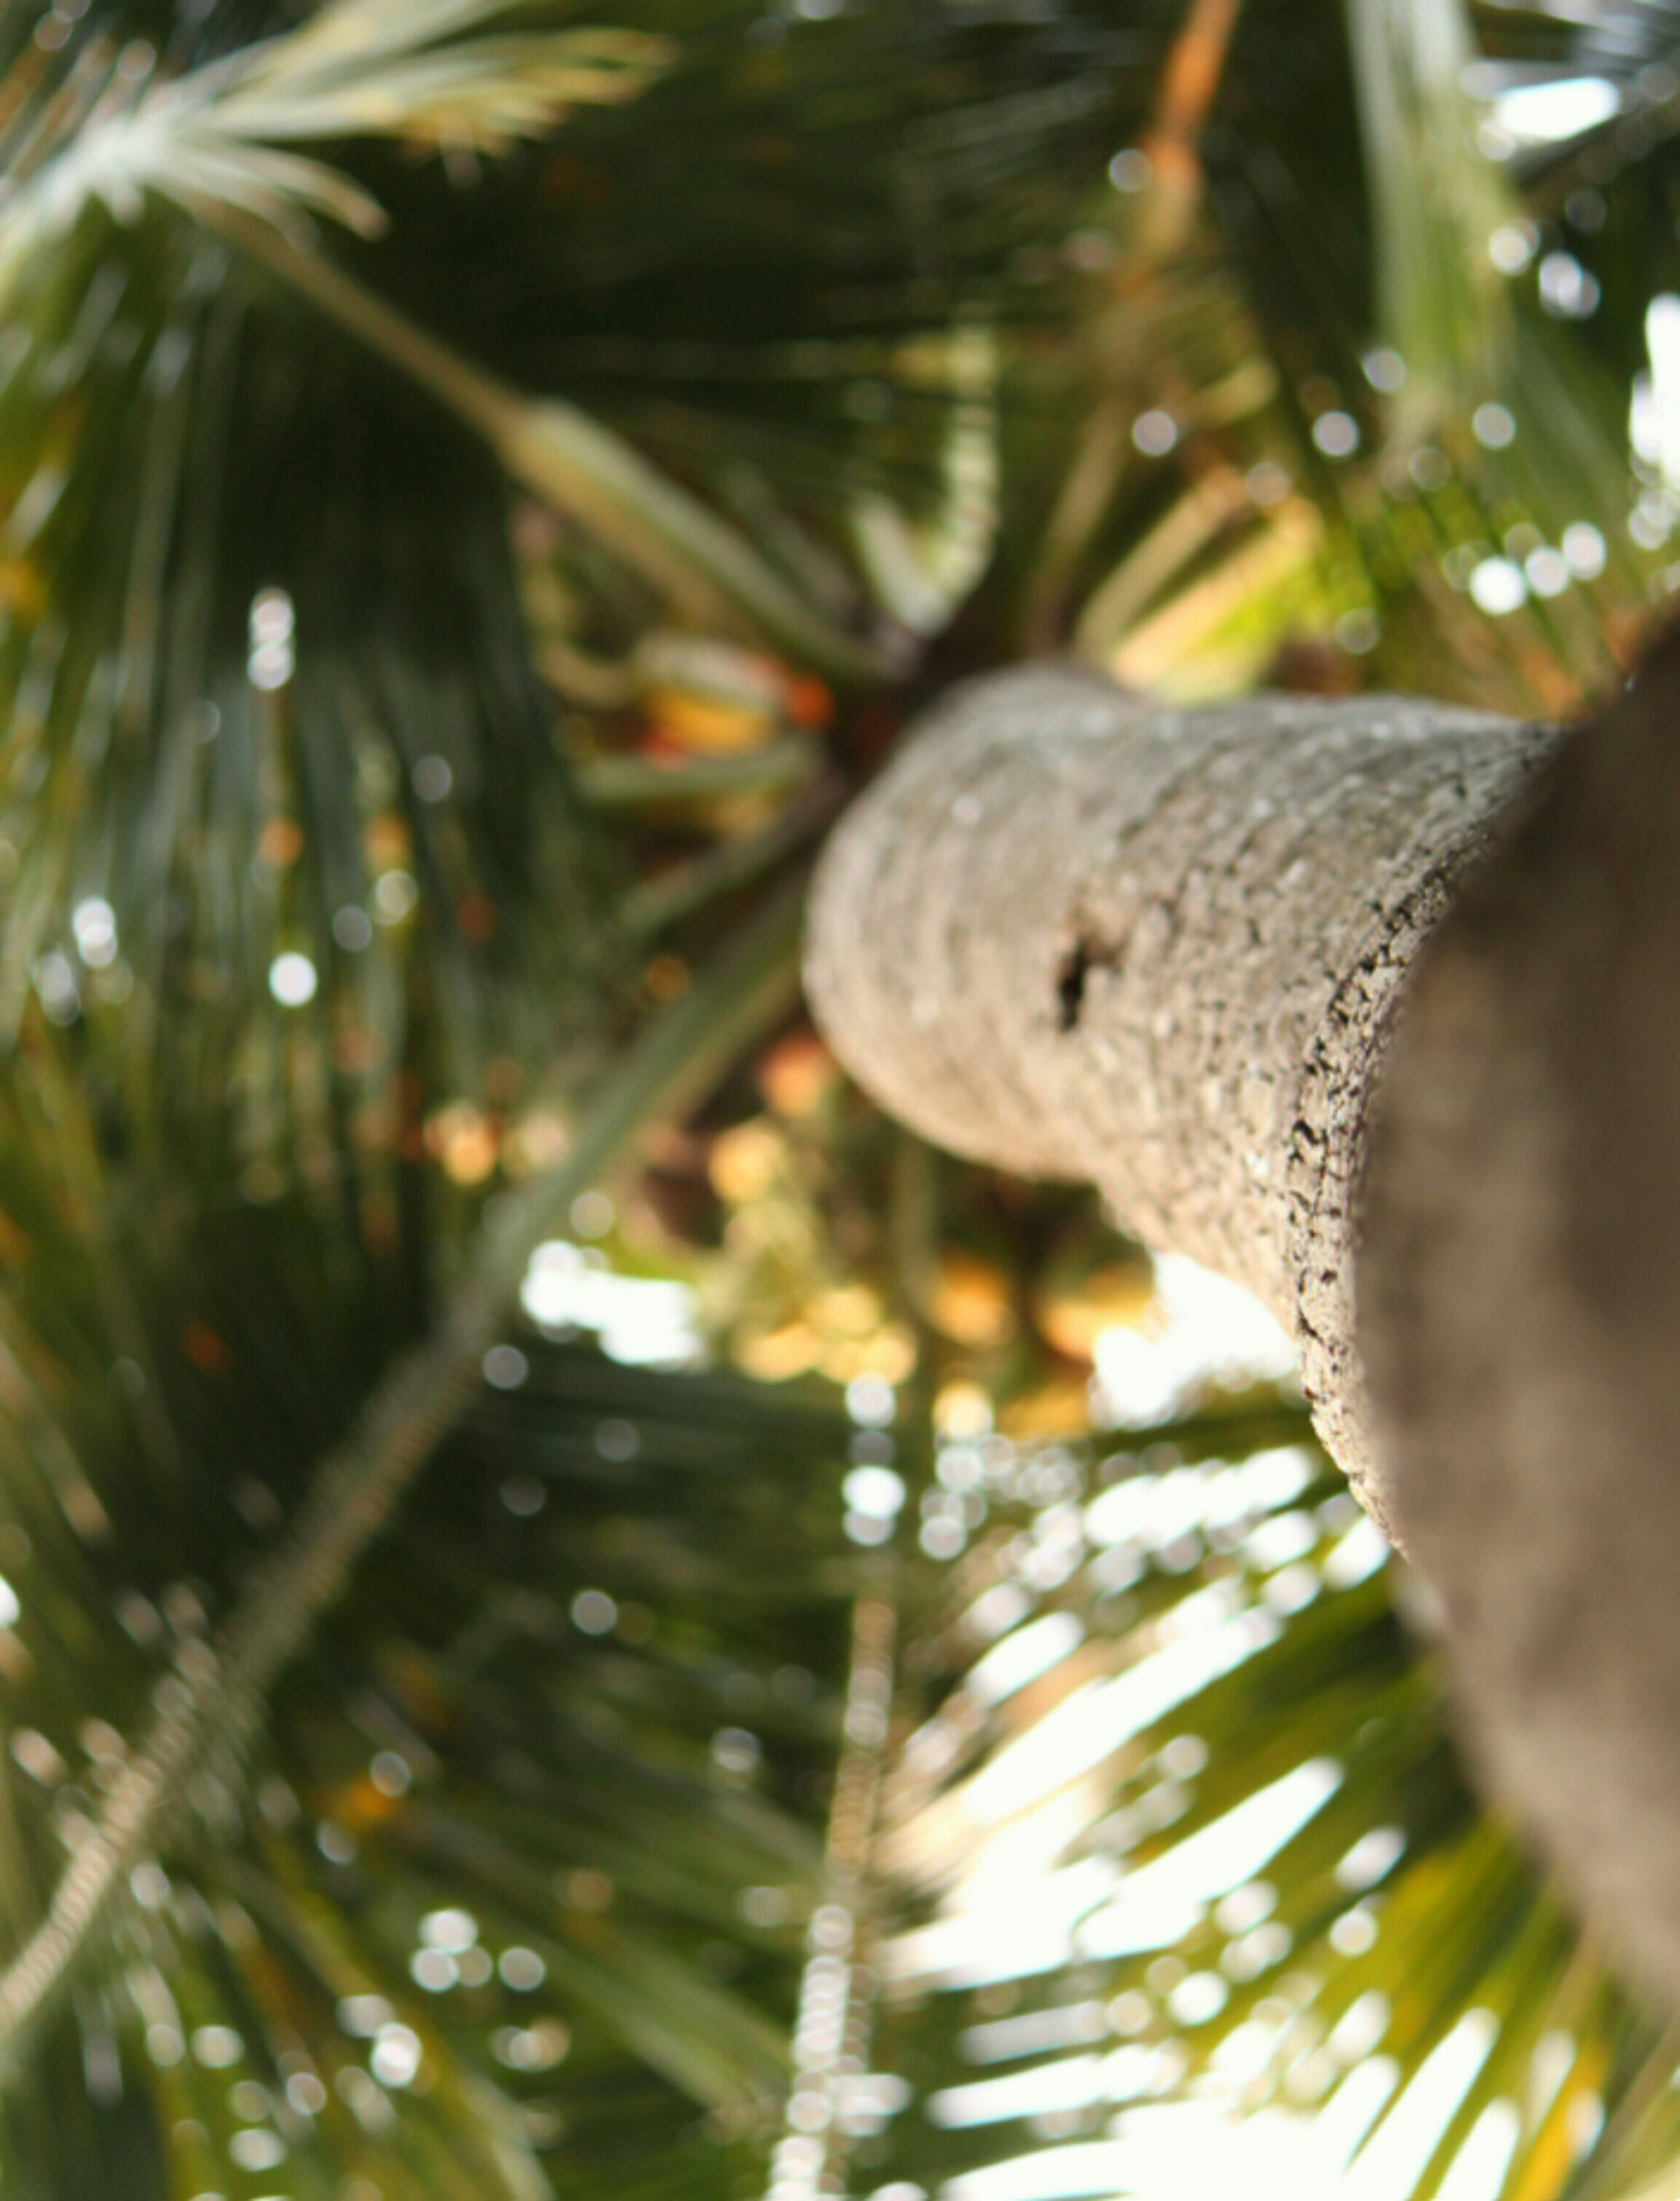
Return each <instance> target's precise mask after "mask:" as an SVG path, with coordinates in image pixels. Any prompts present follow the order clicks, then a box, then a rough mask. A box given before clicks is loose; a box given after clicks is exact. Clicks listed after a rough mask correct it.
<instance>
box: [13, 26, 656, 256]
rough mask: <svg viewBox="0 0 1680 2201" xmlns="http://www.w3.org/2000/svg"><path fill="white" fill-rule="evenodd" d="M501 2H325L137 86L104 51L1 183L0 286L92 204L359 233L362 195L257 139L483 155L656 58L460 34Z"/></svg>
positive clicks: (585, 37)
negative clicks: (367, 143)
mask: <svg viewBox="0 0 1680 2201" xmlns="http://www.w3.org/2000/svg"><path fill="white" fill-rule="evenodd" d="M507 12H508V9H507V8H506V6H504V5H500V4H489V0H474V3H473V4H471V5H465V4H464V5H461V6H457V7H425V6H420V7H415V8H411V9H392V8H390V7H389V6H385V5H383V4H380V0H330V4H329V5H327V6H326V7H325V8H323V9H319V11H318V12H317V13H316V14H315V15H313V16H311V17H310V18H309V20H308V21H307V22H305V23H304V24H302V25H301V26H299V27H298V28H297V29H296V30H294V31H291V32H288V33H285V34H284V35H283V36H280V37H278V38H268V39H263V40H260V41H259V42H258V43H257V44H255V45H251V46H247V47H245V48H243V49H242V50H239V51H237V52H236V53H234V54H232V55H231V56H227V57H225V58H224V59H222V60H220V61H217V62H208V63H207V64H205V65H203V66H202V67H200V68H198V69H196V70H193V71H190V72H189V73H187V74H186V75H184V76H179V77H173V78H163V79H154V80H153V81H151V82H149V83H148V82H146V81H144V79H143V78H140V77H139V76H138V74H137V71H136V69H135V68H134V67H132V66H125V62H124V58H123V56H122V55H121V54H120V53H119V52H117V51H116V50H111V49H108V50H106V52H105V54H104V56H103V59H104V63H105V81H104V83H103V85H102V87H101V88H100V90H99V91H98V92H97V95H96V96H95V97H93V99H92V101H91V105H90V106H89V107H88V108H87V109H86V111H83V112H73V113H72V114H69V115H67V116H66V117H65V118H64V119H63V120H62V121H61V124H60V127H59V131H58V133H57V135H58V138H59V143H58V144H57V145H56V147H53V148H52V149H51V150H47V149H45V148H43V147H40V146H37V147H36V148H35V149H33V152H32V167H31V171H30V173H28V174H27V175H26V177H25V178H24V179H21V180H17V179H14V180H13V182H12V183H11V185H10V187H9V191H8V193H7V195H6V198H5V201H4V202H3V211H0V294H3V291H4V290H5V289H8V288H9V286H10V285H13V284H14V283H15V281H16V279H17V277H18V275H19V273H20V270H21V268H22V267H23V266H24V264H25V263H26V261H27V260H28V258H29V257H30V256H32V255H34V254H36V253H38V252H39V251H41V250H42V249H44V248H46V247H47V246H49V245H50V244H53V243H54V242H55V241H56V239H58V238H61V237H62V236H63V235H64V234H65V233H66V232H67V231H68V230H69V229H71V228H72V227H73V226H74V224H75V223H76V221H77V220H79V218H80V216H81V214H83V212H84V211H85V208H87V207H88V205H89V204H90V203H91V202H95V201H101V202H103V203H104V204H105V205H106V206H107V207H108V208H109V210H110V212H111V213H112V214H114V215H115V216H116V218H117V219H118V220H120V221H124V222H129V223H132V222H133V221H134V220H137V219H138V215H139V214H140V211H141V208H142V206H143V203H144V200H145V197H146V194H147V193H148V192H151V191H155V192H158V193H160V194H161V195H162V196H163V197H167V198H173V199H175V200H177V201H179V202H180V203H181V204H182V205H184V206H186V207H188V208H191V209H193V210H196V211H202V210H204V209H205V208H208V207H214V206H216V205H220V204H227V205H231V206H235V207H238V208H243V209H244V210H245V211H246V212H248V213H251V214H258V215H260V216H261V217H262V218H263V219H264V220H268V221H272V222H275V223H277V224H278V225H279V226H282V227H287V226H290V227H293V228H296V224H297V217H298V215H299V214H301V213H317V214H326V215H329V216H331V218H332V219H334V220H338V221H341V222H343V223H345V224H346V225H348V226H349V227H351V228H353V229H356V230H359V231H361V232H364V233H366V234H372V233H376V232H378V230H379V229H380V228H382V227H383V222H384V216H383V212H382V210H381V208H379V206H378V202H377V201H376V200H374V199H373V198H372V197H370V196H369V195H368V193H367V192H366V191H362V190H360V189H359V188H358V187H357V186H356V185H354V184H353V183H352V182H351V180H350V179H348V177H347V176H345V175H343V174H342V173H341V172H340V171H338V170H336V169H334V168H332V167H329V166H327V165H326V164H325V163H324V162H321V161H313V160H308V159H305V158H302V157H301V156H296V155H280V154H277V153H275V152H274V151H273V150H272V148H273V146H274V145H275V144H286V143H289V142H294V141H296V140H299V139H304V140H311V139H313V140H317V141H319V140H321V139H331V138H351V137H366V136H376V137H393V138H399V139H401V140H403V141H405V142H407V143H408V144H412V145H415V146H422V147H427V148H430V149H434V150H436V149H442V148H452V149H456V150H482V151H483V152H486V153H495V152H500V151H503V150H506V147H507V146H509V145H510V144H513V143H514V142H516V141H517V140H518V139H519V138H531V137H537V136H541V135H542V134H543V133H545V132H547V131H549V130H551V129H552V128H553V126H555V124H556V123H558V122H559V121H560V120H562V119H564V118H565V116H566V115H568V114H571V113H572V112H573V111H574V110H575V109H577V107H578V106H580V105H582V104H585V103H592V102H600V101H606V100H614V99H623V98H630V97H635V95H636V94H637V93H639V92H640V91H641V90H642V89H643V87H644V85H646V83H647V78H648V75H649V73H650V72H651V71H652V70H653V69H654V68H655V67H658V66H659V65H660V64H661V63H662V62H664V61H665V60H666V59H668V58H669V56H668V51H667V50H666V49H665V48H664V47H663V46H662V45H661V44H659V42H658V41H657V40H654V39H652V38H647V37H638V36H637V35H636V34H635V33H634V32H602V31H576V30H565V31H548V32H524V33H523V34H518V35H509V34H504V35H501V36H498V37H490V38H465V37H463V35H462V34H463V33H465V32H470V31H471V30H473V29H475V28H476V27H477V26H478V25H480V24H482V23H483V22H485V21H488V20H490V19H493V18H495V17H496V16H505V15H506V14H507ZM90 51H91V52H92V53H95V54H96V55H97V48H91V49H90Z"/></svg>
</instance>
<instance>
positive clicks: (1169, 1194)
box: [806, 666, 1551, 1533]
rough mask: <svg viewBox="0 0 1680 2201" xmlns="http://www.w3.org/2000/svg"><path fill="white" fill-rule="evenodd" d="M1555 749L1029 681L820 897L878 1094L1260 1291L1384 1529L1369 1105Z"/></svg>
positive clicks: (953, 741)
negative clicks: (1358, 1199)
mask: <svg viewBox="0 0 1680 2201" xmlns="http://www.w3.org/2000/svg"><path fill="white" fill-rule="evenodd" d="M1550 743H1551V737H1550V736H1549V735H1548V734H1547V733H1545V732H1543V731H1540V730H1538V729H1536V728H1534V727H1531V726H1525V725H1514V724H1512V723H1510V722H1508V721H1506V720H1503V719H1493V718H1490V717H1487V716H1486V715H1484V714H1483V713H1477V712H1472V711H1466V710H1462V709H1458V708H1454V707H1447V706H1444V705H1441V704H1437V703H1430V702H1420V701H1411V700H1401V699H1397V698H1395V697H1389V696H1384V697H1373V698H1367V699H1363V700H1361V701H1354V702H1333V703H1331V702H1322V701H1310V700H1306V699H1303V698H1300V697H1296V696H1256V697H1253V698H1250V699H1248V700H1246V701H1242V702H1240V703H1235V704H1231V705H1228V706H1225V707H1220V708H1218V709H1214V710H1204V711H1196V712H1173V711H1162V710H1161V709H1159V708H1157V707H1151V706H1149V705H1146V704H1144V702H1142V701H1139V700H1137V699H1134V698H1131V697H1128V696H1125V695H1124V694H1122V693H1121V691H1120V690H1117V689H1115V687H1114V686H1113V685H1112V684H1110V683H1109V682H1107V681H1105V680H1103V679H1100V678H1098V677H1096V676H1095V675H1093V674H1090V673H1086V672H1079V671H1076V670H1074V669H1072V668H1064V667H1060V666H1033V667H1027V668H1024V669H1021V670H1019V671H1016V672H1008V673H1004V674H999V675H994V676H992V677H989V678H985V679H981V680H979V681H976V682H975V683H973V684H970V685H969V686H968V687H966V688H963V689H960V690H957V691H956V693H955V694H954V695H953V696H951V697H950V698H949V699H947V700H946V701H945V702H944V703H943V704H942V705H941V706H940V708H939V709H938V710H937V711H935V712H934V714H933V715H932V717H931V718H930V719H929V720H928V722H927V724H926V727H925V731H922V732H921V733H920V734H919V735H918V736H917V737H916V738H915V739H914V740H912V741H911V742H910V743H909V744H908V745H907V747H906V748H905V750H904V754H902V755H901V756H900V757H899V759H897V760H895V762H894V763H893V766H891V768H890V769H889V770H888V771H887V772H886V773H885V774H883V776H882V777H881V779H880V780H878V781H877V782H876V783H875V785H874V786H873V787H871V788H870V789H869V792H868V793H867V794H866V795H864V796H863V799H862V801H860V802H859V803H858V805H857V807H855V808H854V809H853V811H852V813H851V814H850V815H849V817H848V818H847V819H846V822H845V824H844V825H842V827H841V828H840V831H839V832H838V833H837V834H836V836H834V840H833V841H832V842H831V843H830V845H829V848H828V854H827V855H826V857H825V859H824V862H823V865H822V870H821V872H820V874H819V877H818V880H817V888H816V892H815V895H814V899H813V902H812V908H811V921H810V933H809V944H808V948H807V955H806V979H807V984H808V988H809V991H810V995H811V1003H812V1006H813V1008H814V1009H815V1012H816V1013H817V1019H818V1021H819V1023H820V1024H822V1028H823V1030H825V1031H826V1032H827V1034H828V1036H829V1038H830V1040H831V1041H832V1042H833V1043H834V1048H835V1049H836V1051H837V1052H838V1053H839V1054H840V1058H841V1059H842V1060H843V1061H844V1062H845V1063H846V1065H847V1066H848V1068H849V1069H851V1070H852V1072H853V1073H854V1075H855V1076H857V1077H858V1078H859V1079H860V1080H861V1082H862V1083H863V1084H864V1085H865V1086H866V1087H867V1088H868V1089H869V1091H870V1092H871V1093H872V1094H874V1095H875V1097H876V1098H877V1099H878V1100H880V1101H881V1103H882V1105H883V1106H885V1107H887V1109H889V1110H890V1111H891V1112H893V1114H895V1115H897V1116H899V1118H902V1119H903V1120H904V1122H906V1123H908V1124H911V1125H913V1126H914V1127H915V1129H916V1130H918V1131H920V1132H922V1134H923V1135H924V1136H926V1137H928V1138H929V1139H931V1140H933V1141H934V1142H936V1143H937V1144H939V1145H940V1146H944V1147H951V1148H952V1149H954V1150H955V1151H956V1152H957V1153H962V1154H966V1155H968V1156H969V1157H971V1158H972V1159H976V1160H982V1161H987V1162H991V1163H993V1164H996V1165H999V1166H1001V1167H1003V1168H1004V1169H1008V1170H1011V1171H1016V1172H1017V1173H1018V1174H1020V1175H1022V1176H1047V1177H1074V1178H1090V1179H1092V1180H1093V1181H1094V1182H1095V1183H1098V1185H1099V1186H1100V1187H1101V1188H1102V1189H1103V1193H1104V1194H1105V1195H1106V1196H1107V1198H1108V1200H1109V1204H1110V1206H1111V1207H1112V1209H1113V1212H1114V1213H1115V1217H1116V1218H1117V1219H1118V1220H1119V1221H1120V1222H1121V1224H1123V1225H1124V1226H1125V1227H1126V1228H1127V1230H1132V1231H1133V1232H1135V1233H1136V1234H1137V1235H1139V1237H1141V1238H1144V1239H1145V1240H1146V1241H1148V1242H1149V1243H1150V1244H1151V1245H1153V1246H1156V1247H1161V1248H1163V1249H1168V1250H1171V1251H1174V1252H1178V1253H1188V1254H1191V1255H1193V1256H1194V1258H1195V1259H1197V1260H1198V1261H1202V1262H1203V1263H1205V1264H1206V1265H1208V1266H1209V1267H1210V1268H1214V1269H1217V1270H1219V1271H1220V1272H1221V1273H1222V1274H1224V1275H1226V1276H1228V1277H1233V1278H1234V1279H1235V1280H1236V1281H1237V1282H1239V1283H1242V1284H1245V1285H1247V1286H1248V1288H1250V1290H1251V1291H1253V1292H1255V1293H1256V1294H1257V1295H1258V1296H1259V1297H1260V1298H1261V1300H1264V1301H1265V1302H1266V1303H1267V1306H1270V1307H1271V1308H1272V1309H1273V1311H1274V1312H1276V1313H1277V1314H1278V1315H1279V1318H1281V1319H1282V1320H1283V1321H1284V1322H1285V1324H1286V1325H1287V1326H1288V1327H1290V1328H1291V1329H1293V1330H1294V1332H1295V1333H1296V1335H1297V1337H1298V1339H1299V1341H1300V1345H1301V1351H1302V1376H1303V1382H1304V1383H1305V1387H1306V1389H1307V1394H1308V1398H1309V1399H1310V1400H1311V1401H1312V1403H1313V1407H1314V1415H1315V1418H1316V1420H1317V1422H1318V1425H1319V1428H1320V1432H1321V1434H1322V1435H1323V1436H1324V1439H1325V1441H1326V1445H1327V1446H1328V1447H1329V1449H1330V1451H1331V1453H1332V1455H1333V1456H1334V1457H1335V1458H1336V1459H1337V1460H1338V1462H1339V1463H1340V1464H1341V1465H1342V1466H1343V1469H1344V1470H1346V1472H1347V1473H1348V1475H1349V1477H1350V1479H1351V1481H1352V1482H1353V1483H1354V1486H1355V1488H1356V1490H1357V1491H1358V1493H1359V1494H1360V1496H1361V1500H1363V1501H1364V1503H1365V1504H1366V1505H1367V1507H1368V1508H1369V1509H1370V1511H1372V1512H1373V1514H1375V1515H1376V1517H1378V1519H1379V1521H1381V1523H1383V1525H1384V1528H1385V1529H1389V1530H1390V1533H1392V1532H1393V1530H1394V1528H1395V1526H1396V1523H1395V1520H1394V1509H1393V1506H1392V1505H1391V1503H1390V1494H1389V1492H1388V1490H1387V1488H1386V1486H1385V1483H1384V1477H1383V1475H1382V1472H1381V1470H1380V1468H1379V1466H1378V1464H1377V1463H1376V1462H1375V1461H1374V1460H1373V1456H1372V1452H1371V1447H1370V1444H1369V1441H1368V1439H1367V1433H1366V1414H1365V1409H1364V1406H1363V1401H1362V1386H1361V1376H1360V1370H1359V1363H1358V1361H1357V1359H1356V1358H1355V1353H1354V1349H1353V1265H1352V1259H1351V1253H1352V1234H1353V1229H1354V1219H1355V1218H1354V1212H1353V1210H1354V1190H1355V1183H1356V1182H1357V1177H1358V1171H1359V1165H1360V1159H1361V1152H1362V1144H1363V1131H1364V1124H1365V1120H1366V1114H1367V1103H1368V1100H1369V1097H1370V1094H1371V1090H1372V1087H1373V1082H1374V1080H1375V1077H1376V1076H1377V1073H1378V1071H1379V1065H1380V1064H1381V1060H1382V1057H1383V1054H1384V1048H1385V1045H1386V1042H1387V1036H1388V1031H1389V1024H1390V1011H1391V1009H1392V1007H1393V1004H1394V1001H1395V998H1396V990H1397V989H1398V986H1399V984H1400V982H1401V980H1402V978H1403V977H1404V975H1405V973H1406V971H1407V968H1408V965H1409V964H1410V962H1411V960H1412V958H1413V956H1414V954H1415V952H1416V950H1417V948H1418V947H1419V945H1420V942H1422V941H1423V940H1424V938H1425V936H1427V935H1428V933H1429V931H1430V930H1431V927H1432V926H1433V925H1434V924H1435V923H1436V922H1437V919H1439V917H1440V915H1441V913H1442V912H1443V909H1444V908H1445V907H1446V904H1447V901H1448V898H1449V894H1450V892H1451V889H1452V888H1453V885H1454V883H1455V880H1456V879H1457V878H1458V877H1459V876H1460V873H1461V872H1462V871H1463V869H1464V866H1465V865H1466V862H1467V861H1469V860H1470V859H1472V857H1473V856H1474V855H1476V854H1477V853H1478V851H1479V850H1481V849H1482V848H1484V846H1485V845H1486V844H1487V842H1488V840H1489V838H1490V833H1491V832H1492V831H1493V830H1494V827H1495V825H1496V821H1497V819H1499V817H1500V815H1501V812H1502V810H1503V808H1504V807H1505V805H1506V804H1507V801H1508V800H1509V798H1510V797H1511V795H1512V794H1513V791H1514V790H1515V789H1517V787H1518V786H1519V784H1521V783H1522V782H1523V781H1524V780H1525V778H1526V777H1527V776H1528V774H1529V772H1530V770H1531V767H1532V766H1533V765H1534V764H1535V763H1536V762H1537V760H1539V759H1540V758H1541V757H1542V756H1543V755H1544V754H1546V752H1547V750H1548V748H1549V746H1550Z"/></svg>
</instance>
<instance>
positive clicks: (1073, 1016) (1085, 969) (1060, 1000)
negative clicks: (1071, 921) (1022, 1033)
mask: <svg viewBox="0 0 1680 2201" xmlns="http://www.w3.org/2000/svg"><path fill="white" fill-rule="evenodd" d="M1090 975H1091V943H1090V942H1089V941H1087V940H1076V941H1075V942H1074V944H1073V946H1072V947H1071V948H1069V949H1068V952H1067V954H1065V955H1064V956H1063V957H1062V968H1061V969H1060V971H1057V977H1056V998H1057V1030H1060V1031H1064V1032H1069V1031H1072V1030H1073V1029H1074V1025H1075V1024H1078V1022H1079V1020H1080V1011H1081V1010H1082V1009H1083V1008H1084V1007H1085V982H1086V979H1087V978H1088V977H1090Z"/></svg>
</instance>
